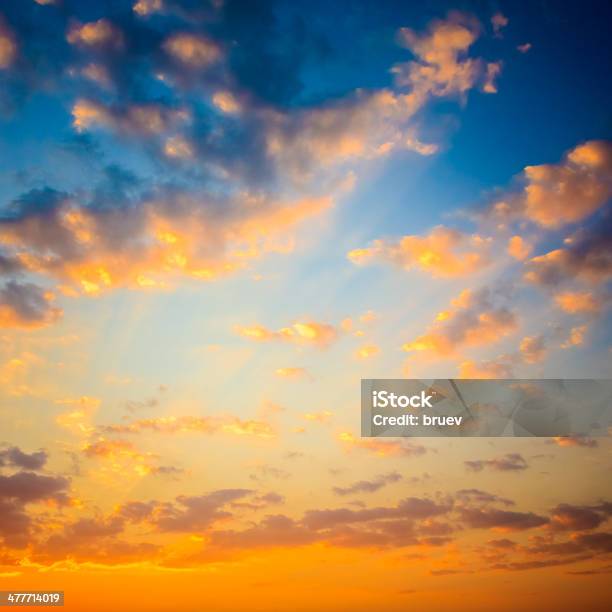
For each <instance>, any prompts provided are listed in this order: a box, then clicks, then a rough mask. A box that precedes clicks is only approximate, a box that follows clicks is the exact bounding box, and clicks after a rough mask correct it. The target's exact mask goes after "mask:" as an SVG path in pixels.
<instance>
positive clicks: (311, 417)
mask: <svg viewBox="0 0 612 612" xmlns="http://www.w3.org/2000/svg"><path fill="white" fill-rule="evenodd" d="M333 416H334V413H333V412H330V411H329V410H321V411H319V412H307V413H306V414H305V415H304V418H305V419H306V420H307V421H312V422H315V423H328V422H329V420H330V419H331V418H332V417H333Z"/></svg>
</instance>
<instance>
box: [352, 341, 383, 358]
mask: <svg viewBox="0 0 612 612" xmlns="http://www.w3.org/2000/svg"><path fill="white" fill-rule="evenodd" d="M379 353H380V347H378V346H376V345H375V344H364V345H363V346H360V347H359V348H358V349H357V350H356V351H355V357H357V359H363V360H365V359H371V358H372V357H376V355H378V354H379Z"/></svg>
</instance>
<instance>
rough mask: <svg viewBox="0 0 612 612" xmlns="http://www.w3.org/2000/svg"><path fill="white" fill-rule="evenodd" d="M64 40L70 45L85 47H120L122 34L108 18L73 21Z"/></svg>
mask: <svg viewBox="0 0 612 612" xmlns="http://www.w3.org/2000/svg"><path fill="white" fill-rule="evenodd" d="M66 40H67V41H68V42H69V43H70V44H71V45H81V46H85V47H121V46H122V45H123V34H122V33H121V31H120V30H119V28H117V26H115V25H114V24H113V23H111V22H110V21H109V20H108V19H98V21H92V22H90V23H84V24H79V23H74V24H73V25H72V26H71V27H70V28H69V30H68V33H67V35H66Z"/></svg>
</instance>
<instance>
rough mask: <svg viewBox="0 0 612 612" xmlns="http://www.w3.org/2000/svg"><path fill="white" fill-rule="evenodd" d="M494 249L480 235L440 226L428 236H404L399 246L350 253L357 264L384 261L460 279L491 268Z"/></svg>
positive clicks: (382, 244)
mask: <svg viewBox="0 0 612 612" xmlns="http://www.w3.org/2000/svg"><path fill="white" fill-rule="evenodd" d="M490 246H491V245H490V240H489V239H486V238H483V237H481V236H479V235H478V234H473V235H466V234H463V233H461V232H459V231H458V230H454V229H451V228H447V227H444V226H441V225H439V226H437V227H435V228H433V230H431V232H430V233H429V234H428V235H426V236H404V237H402V238H401V239H400V240H398V241H396V242H393V241H384V240H375V241H374V242H373V243H372V246H370V247H366V248H363V249H354V250H352V251H350V252H349V254H348V258H349V259H350V260H351V261H352V262H353V263H355V264H364V263H369V262H371V261H381V262H388V263H392V264H395V265H397V266H400V267H401V268H403V269H404V270H411V269H417V270H420V271H422V272H428V273H430V274H431V275H432V276H435V277H456V276H466V275H469V274H473V273H474V272H476V271H478V270H481V269H483V268H484V267H486V266H487V265H489V263H490V258H489V257H488V256H487V255H488V252H489V248H490Z"/></svg>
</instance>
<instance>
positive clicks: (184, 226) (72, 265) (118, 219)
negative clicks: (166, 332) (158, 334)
mask: <svg viewBox="0 0 612 612" xmlns="http://www.w3.org/2000/svg"><path fill="white" fill-rule="evenodd" d="M107 181H111V184H110V185H109V186H107V187H108V189H109V190H110V194H109V199H110V200H111V202H109V203H108V204H107V203H103V205H99V204H98V205H96V203H95V201H94V203H92V204H91V205H90V206H88V207H80V206H77V205H76V204H75V202H73V201H72V199H71V198H70V197H69V196H68V195H67V194H62V193H58V192H55V191H53V190H35V191H32V192H29V193H27V194H25V195H24V196H23V197H21V198H19V199H18V200H16V201H15V202H13V208H12V210H11V214H9V215H5V216H4V218H2V219H0V240H3V241H4V242H5V244H8V245H10V248H11V249H12V250H14V251H15V253H19V257H20V258H21V261H22V262H23V265H24V267H25V269H26V270H27V271H28V272H32V273H37V274H46V275H49V276H52V277H54V278H55V279H57V280H58V281H60V282H61V283H62V286H64V287H66V290H67V291H68V290H69V291H70V294H71V295H74V294H78V293H86V294H89V295H99V294H101V293H102V292H104V291H109V290H111V289H113V288H116V287H126V286H127V287H132V288H140V289H152V288H158V289H159V288H164V287H166V286H167V285H168V283H169V282H172V280H175V279H177V278H181V277H182V278H192V279H195V280H200V281H210V280H215V279H216V278H219V277H222V276H226V275H228V274H231V273H232V272H236V271H237V270H239V269H243V268H244V267H245V266H246V265H247V264H248V262H249V261H250V260H252V259H256V258H258V257H260V256H261V255H263V254H264V253H269V252H279V251H281V250H282V249H286V246H285V245H284V244H283V245H281V244H279V242H278V240H280V238H281V233H282V239H283V241H286V239H287V232H288V231H289V230H290V228H292V227H295V226H296V225H297V224H299V223H300V222H301V221H302V220H304V219H306V218H308V217H312V216H316V215H318V214H320V213H322V212H324V211H325V210H327V209H328V208H329V207H330V206H331V205H332V203H333V200H332V199H331V198H330V197H322V198H315V199H309V198H307V199H303V200H300V201H296V202H270V201H266V202H264V201H260V200H258V199H256V200H250V199H249V198H248V197H247V196H244V195H243V196H241V197H242V198H246V199H241V200H240V201H234V202H232V203H229V202H226V203H225V205H224V206H223V207H222V209H223V210H224V213H218V212H215V210H214V209H215V208H216V207H220V203H219V202H217V203H214V202H210V203H209V204H210V205H206V203H204V204H203V203H202V201H201V200H200V199H198V198H196V197H195V196H193V195H188V194H185V193H184V192H175V191H170V192H167V191H165V190H162V191H160V192H158V193H157V195H156V196H154V195H153V194H148V196H147V197H146V199H145V200H144V201H138V200H137V199H136V201H135V200H134V198H135V197H136V196H135V194H134V190H136V189H137V186H136V185H134V181H133V179H132V178H130V177H126V176H124V175H120V176H119V177H117V176H116V172H115V173H113V172H112V171H111V173H110V175H109V176H108V177H107ZM112 181H114V182H115V183H116V182H117V181H119V183H120V185H121V186H120V188H119V191H118V193H117V187H116V186H115V185H114V183H113V182H112ZM96 193H99V192H94V194H93V197H94V200H95V197H96ZM121 199H124V200H126V202H125V204H124V205H123V206H120V205H118V203H117V200H118V201H119V203H120V202H121ZM113 200H114V201H113ZM220 209H221V208H220ZM204 238H205V239H204ZM294 331H296V332H297V330H294ZM304 332H305V333H304V334H301V335H302V336H305V335H307V334H308V333H309V330H308V329H307V328H305V329H304Z"/></svg>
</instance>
